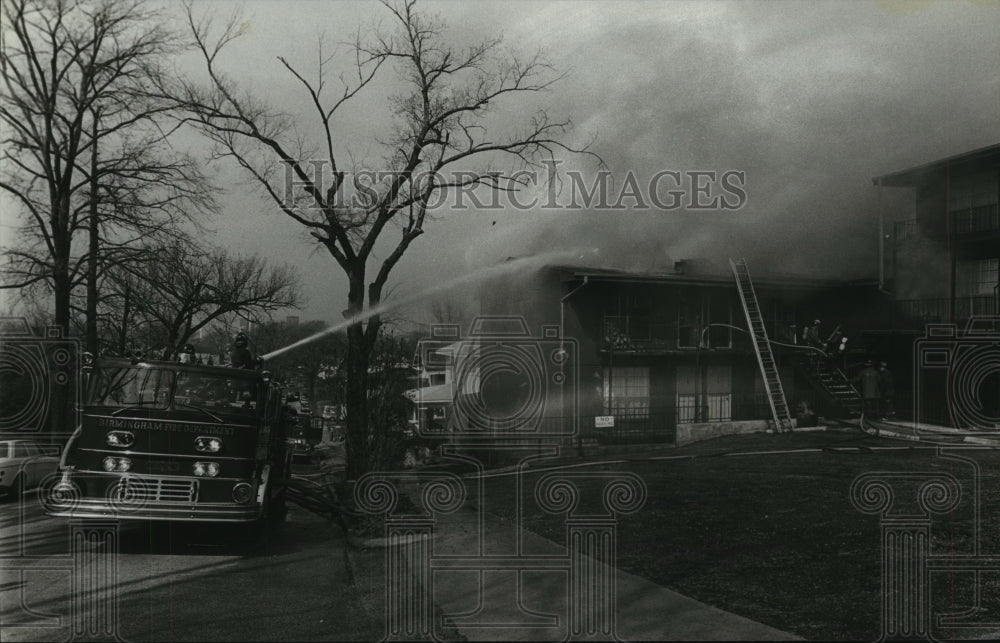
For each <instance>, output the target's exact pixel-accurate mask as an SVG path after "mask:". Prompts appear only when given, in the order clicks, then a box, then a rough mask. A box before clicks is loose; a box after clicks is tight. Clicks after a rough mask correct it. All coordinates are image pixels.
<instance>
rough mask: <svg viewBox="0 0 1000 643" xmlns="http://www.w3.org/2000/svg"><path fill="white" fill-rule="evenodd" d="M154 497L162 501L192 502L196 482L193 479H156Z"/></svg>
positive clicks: (196, 488) (194, 496)
mask: <svg viewBox="0 0 1000 643" xmlns="http://www.w3.org/2000/svg"><path fill="white" fill-rule="evenodd" d="M156 483H157V484H156V499H157V500H162V501H164V502H171V501H173V502H194V501H195V500H197V498H198V484H197V482H195V481H194V480H156Z"/></svg>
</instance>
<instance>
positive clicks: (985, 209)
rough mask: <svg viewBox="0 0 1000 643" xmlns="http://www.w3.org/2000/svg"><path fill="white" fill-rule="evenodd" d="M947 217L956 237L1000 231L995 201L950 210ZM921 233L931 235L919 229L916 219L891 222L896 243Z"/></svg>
mask: <svg viewBox="0 0 1000 643" xmlns="http://www.w3.org/2000/svg"><path fill="white" fill-rule="evenodd" d="M948 218H949V219H950V220H951V232H952V235H954V236H956V237H964V236H966V235H973V234H976V235H979V234H983V233H986V234H989V233H998V232H1000V208H998V206H997V204H995V203H994V204H992V205H980V206H976V207H970V208H961V209H957V210H952V211H951V212H949V214H948ZM921 235H922V236H925V237H930V236H932V235H931V234H929V233H928V232H927V231H926V230H922V229H921V225H920V222H919V220H917V219H909V220H906V221H896V222H895V223H893V224H892V238H893V241H894V242H896V243H903V242H906V241H907V240H910V239H915V238H917V237H919V236H921Z"/></svg>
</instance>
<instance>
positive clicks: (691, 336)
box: [677, 299, 701, 348]
mask: <svg viewBox="0 0 1000 643" xmlns="http://www.w3.org/2000/svg"><path fill="white" fill-rule="evenodd" d="M700 343H701V302H700V301H698V300H697V299H695V300H692V299H682V300H681V301H680V305H679V306H677V347H678V348H698V345H699V344H700Z"/></svg>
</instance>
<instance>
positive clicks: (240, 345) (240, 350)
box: [229, 333, 254, 368]
mask: <svg viewBox="0 0 1000 643" xmlns="http://www.w3.org/2000/svg"><path fill="white" fill-rule="evenodd" d="M248 343H249V340H248V339H247V335H246V333H239V334H237V335H236V340H235V341H234V342H233V350H232V351H230V353H229V363H230V364H231V365H232V366H233V368H253V367H254V363H253V355H252V354H251V353H250V349H249V348H247V344H248Z"/></svg>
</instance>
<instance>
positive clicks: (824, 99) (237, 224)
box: [167, 0, 1000, 321]
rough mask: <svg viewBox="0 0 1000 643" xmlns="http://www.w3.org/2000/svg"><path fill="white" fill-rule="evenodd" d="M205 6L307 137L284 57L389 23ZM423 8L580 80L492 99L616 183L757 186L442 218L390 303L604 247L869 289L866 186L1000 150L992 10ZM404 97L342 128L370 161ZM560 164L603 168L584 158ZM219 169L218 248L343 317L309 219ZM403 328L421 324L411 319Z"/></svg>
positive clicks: (339, 281)
mask: <svg viewBox="0 0 1000 643" xmlns="http://www.w3.org/2000/svg"><path fill="white" fill-rule="evenodd" d="M171 6H172V5H169V4H168V5H167V7H168V8H169V7H171ZM196 6H197V8H198V10H199V11H202V12H206V13H218V14H220V16H226V15H228V14H230V13H231V12H232V11H233V10H234V9H238V8H240V7H242V13H243V18H244V19H245V20H246V30H245V34H244V35H243V36H242V37H241V39H240V41H239V43H238V44H237V45H236V46H235V47H234V48H233V49H232V51H230V54H229V55H228V56H227V57H226V58H225V59H224V60H223V61H222V64H223V66H224V68H225V69H226V71H227V73H229V74H230V75H231V76H232V77H233V78H234V79H235V80H238V81H240V82H242V83H247V85H248V86H251V87H252V88H253V90H254V91H255V92H257V93H258V94H259V95H262V96H266V97H267V98H269V99H270V100H271V101H273V103H274V104H275V105H276V106H278V107H280V108H281V109H283V110H288V111H290V112H293V113H295V114H300V115H302V120H301V127H302V128H303V130H305V131H308V128H310V127H312V125H311V122H307V121H306V115H307V114H308V112H307V110H305V109H304V108H305V107H306V106H307V103H306V99H307V97H306V96H305V94H303V93H302V92H301V90H300V89H298V88H297V86H296V85H295V84H294V83H293V82H291V81H290V79H289V77H288V74H287V72H286V71H285V70H284V69H283V67H282V66H281V64H280V63H279V62H278V60H277V59H276V57H277V56H279V55H280V56H285V57H287V58H288V59H289V60H290V61H291V62H295V63H296V64H301V65H302V66H303V67H304V68H306V69H308V68H309V66H310V65H311V64H313V61H314V59H315V43H316V40H317V37H318V35H319V34H320V33H325V34H327V38H328V40H329V41H330V42H337V41H344V40H349V39H350V38H351V37H352V34H353V32H354V30H355V29H357V28H359V27H361V28H362V29H364V28H367V27H369V26H371V25H372V24H373V23H374V22H375V21H377V20H379V19H380V18H381V19H384V20H385V19H386V18H385V10H384V9H382V8H381V6H380V5H378V4H377V3H374V2H332V3H331V2H320V1H304V0H298V1H286V2H280V3H279V2H248V3H245V4H237V3H231V2H221V1H220V2H201V3H198V5H196ZM421 6H422V7H423V8H424V9H425V10H426V11H430V12H433V13H437V14H439V16H440V17H441V18H442V19H443V20H445V21H446V22H447V23H448V25H449V27H450V30H451V31H450V33H451V34H452V36H453V37H454V39H455V40H456V41H458V42H461V43H467V42H472V41H474V40H479V39H482V38H486V37H491V36H495V35H497V34H498V33H501V32H502V33H503V35H504V38H505V41H506V43H507V44H508V45H509V46H511V47H513V48H515V49H517V50H520V51H524V52H531V51H534V49H536V48H537V47H539V46H541V47H543V48H544V49H545V51H546V53H547V56H548V58H549V59H550V60H551V62H553V63H554V65H555V66H556V67H557V68H558V69H560V70H564V71H567V72H568V75H567V77H566V78H565V79H564V80H563V81H561V82H560V83H559V84H558V85H556V86H555V87H554V88H553V90H552V91H550V92H549V93H547V94H545V95H544V96H541V97H539V102H537V103H535V104H531V103H517V104H500V105H496V106H494V110H495V112H494V116H495V117H496V118H498V119H504V122H510V123H514V122H517V119H524V118H526V117H529V116H530V115H531V113H532V111H533V110H534V109H537V108H538V107H540V106H544V107H545V108H546V109H547V110H548V111H549V112H550V113H551V114H552V115H553V116H557V117H561V116H565V117H569V118H571V119H572V121H573V123H574V127H573V129H572V130H571V131H570V132H569V134H568V140H569V141H571V142H577V143H578V142H581V141H586V140H590V139H593V144H592V149H593V150H594V151H595V152H597V153H598V154H600V155H601V157H603V159H604V160H605V161H606V162H607V164H608V166H609V168H610V170H611V171H612V172H613V173H614V175H615V177H616V179H617V180H618V181H619V182H620V181H621V180H622V179H623V177H624V176H625V175H626V174H627V173H629V172H632V173H634V174H635V175H636V176H638V177H641V178H643V179H645V180H647V181H648V180H649V179H650V178H651V177H653V176H654V175H656V173H657V172H661V171H663V170H672V171H680V172H686V171H691V170H705V171H716V172H718V173H720V174H721V173H723V172H726V171H731V170H732V171H739V172H745V177H746V179H745V184H744V186H743V188H744V190H745V193H746V203H745V205H743V207H741V208H740V209H737V210H721V209H718V208H716V209H709V210H705V211H698V212H685V211H684V210H670V211H666V210H663V209H657V208H647V209H637V208H633V209H632V210H625V211H586V210H560V211H545V210H539V209H533V210H529V211H512V210H510V209H506V210H488V211H474V210H464V211H461V212H452V213H449V212H447V211H446V210H445V209H443V208H442V209H440V210H439V211H437V215H438V219H437V220H436V221H434V222H432V223H429V224H428V225H427V226H426V234H425V235H424V236H423V237H421V238H420V239H418V240H417V241H416V242H415V243H414V244H413V246H412V247H411V250H410V252H409V253H408V255H407V256H406V257H405V258H404V260H403V261H402V262H401V264H400V265H399V266H398V269H397V271H396V274H395V276H394V278H393V279H392V280H391V281H390V283H391V284H393V285H394V286H395V291H394V293H395V295H396V296H397V298H403V297H408V296H411V295H413V294H415V293H417V292H419V291H420V290H421V289H422V288H425V287H427V286H428V285H431V284H435V283H440V282H441V281H442V280H445V279H447V278H449V277H454V276H455V275H456V274H459V273H462V272H466V271H470V270H474V269H476V268H477V267H481V266H486V265H491V264H494V263H496V262H498V261H501V260H503V259H504V258H505V257H508V256H525V255H529V254H532V253H538V252H541V251H542V250H543V249H544V250H553V249H554V250H563V249H565V250H572V251H581V252H583V251H588V252H590V253H591V254H590V255H589V256H590V257H593V256H595V255H594V251H595V250H596V252H597V255H596V256H598V257H600V259H599V263H602V264H604V265H619V266H622V267H629V268H635V269H657V268H667V267H669V266H671V265H672V262H673V261H675V260H678V259H684V258H692V257H712V258H716V259H721V260H724V259H725V258H726V257H729V256H746V257H747V258H748V259H749V260H750V262H751V270H753V269H754V267H759V268H761V269H764V268H767V269H769V270H772V271H788V272H804V273H817V274H838V275H843V276H850V277H857V276H864V275H869V276H870V275H875V274H877V265H876V252H877V234H876V229H877V228H876V225H877V209H878V200H877V198H876V191H875V188H873V187H872V183H871V179H872V177H873V176H877V175H879V174H882V173H886V172H890V171H894V170H898V169H902V168H905V167H909V166H913V165H918V164H921V163H924V162H927V161H931V160H934V159H937V158H940V157H943V156H949V155H953V154H958V153H961V152H964V151H968V150H971V149H975V148H979V147H983V146H986V145H990V144H993V143H996V142H998V140H1000V74H998V72H997V70H998V69H1000V39H998V38H997V36H996V34H997V33H998V31H1000V3H998V2H996V1H993V2H985V1H979V2H973V1H969V0H954V1H943V0H938V1H936V2H931V1H924V2H907V3H904V2H901V1H889V0H885V1H881V2H853V1H850V2H849V1H846V0H844V1H837V2H814V1H812V0H809V1H806V0H801V1H790V0H786V1H782V2H742V3H730V2H715V1H711V2H710V1H707V0H706V1H699V2H658V1H653V0H648V1H644V2H634V3H623V2H594V1H588V2H552V3H539V2H527V1H524V2H514V1H503V2H475V3H471V2H470V3H458V2H434V3H430V2H428V3H424V4H422V5H421ZM177 10H178V11H179V7H178V9H177ZM182 68H183V67H182ZM390 91H391V86H390V85H386V86H379V87H376V88H374V89H373V91H372V92H371V93H370V94H368V95H361V96H359V98H358V100H357V103H356V105H355V106H354V109H353V110H351V111H348V112H347V113H345V115H344V118H343V120H342V122H341V124H340V137H341V139H342V140H344V141H345V146H346V147H347V148H349V150H350V152H351V154H352V155H354V156H355V158H358V159H372V160H375V159H376V158H377V152H375V147H374V145H373V141H372V139H373V138H374V137H373V132H378V131H380V130H379V127H381V126H383V125H384V120H382V119H381V116H383V115H385V113H386V102H385V99H386V96H387V92H390ZM379 122H381V123H382V124H383V125H379V124H378V123H379ZM346 141H350V142H349V143H346ZM362 162H364V161H362ZM567 163H568V166H573V167H577V166H578V167H580V168H581V169H583V170H585V171H587V172H591V171H592V170H593V166H592V164H588V162H587V161H586V160H585V159H568V161H567ZM212 172H213V173H214V175H215V177H216V179H217V180H218V181H219V182H220V184H221V185H223V186H224V187H227V189H228V190H229V195H228V198H227V203H228V206H227V208H226V211H225V212H224V213H223V214H222V215H221V216H220V217H219V218H218V219H217V220H216V221H214V222H213V223H212V224H211V226H212V227H213V228H214V229H215V230H217V232H218V238H217V239H216V240H217V242H219V243H224V244H226V245H229V246H230V247H232V248H235V249H237V250H241V251H247V252H250V251H254V252H259V253H261V254H263V255H265V256H267V257H268V258H270V259H273V260H276V261H288V262H290V263H293V264H294V265H296V266H298V267H299V268H300V270H301V272H302V274H303V277H304V278H305V281H306V284H307V285H306V288H305V294H306V296H307V297H308V299H309V301H308V303H307V306H306V308H305V309H304V310H303V311H301V312H299V313H298V314H299V315H300V316H301V317H302V318H303V319H326V320H329V321H339V320H340V319H341V317H340V311H341V310H343V309H344V307H345V292H346V288H345V280H344V277H343V275H342V273H341V272H340V270H339V268H338V267H337V266H336V265H335V263H334V261H333V259H332V258H331V257H329V256H328V255H327V254H325V251H322V250H321V251H318V252H315V253H311V249H312V248H313V246H312V245H310V244H309V243H308V241H307V236H306V235H305V234H304V232H303V231H302V229H301V228H300V227H298V225H297V224H295V223H294V222H292V221H291V220H289V219H287V218H285V217H284V216H283V215H281V214H280V213H278V212H277V211H275V210H274V209H273V208H272V207H270V205H269V204H268V203H267V202H266V201H264V200H262V199H260V198H258V197H257V196H256V194H255V193H252V191H251V190H250V188H249V187H248V186H245V185H244V186H241V185H235V184H234V181H235V180H236V179H238V178H239V177H240V175H239V174H238V172H237V171H236V170H235V169H234V168H232V167H227V166H222V165H220V166H213V170H212ZM902 194H903V196H904V197H905V196H907V195H906V194H905V192H904V193H902ZM629 203H631V202H629ZM909 208H910V206H909V203H908V200H907V199H905V198H900V195H899V193H898V192H896V191H891V193H890V192H886V193H884V194H883V198H882V209H883V211H884V212H885V214H886V216H887V217H888V218H890V219H891V218H908V216H909V214H910V212H911V211H910V209H909ZM390 234H392V236H393V238H394V237H395V233H394V231H390ZM418 308H419V307H418ZM406 315H408V316H411V317H420V316H421V313H420V311H419V310H416V309H414V308H413V307H410V309H409V310H408V312H407V313H406Z"/></svg>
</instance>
